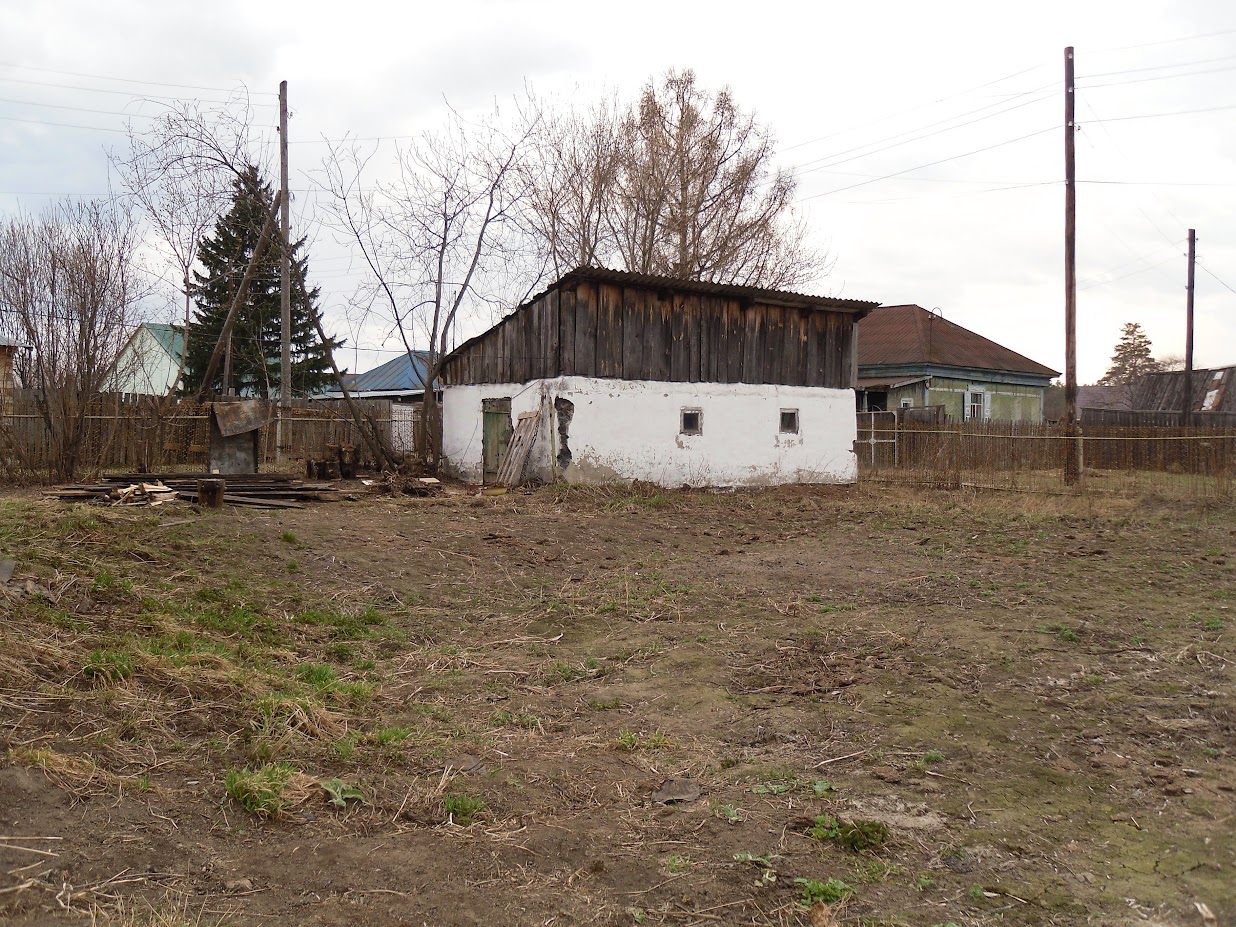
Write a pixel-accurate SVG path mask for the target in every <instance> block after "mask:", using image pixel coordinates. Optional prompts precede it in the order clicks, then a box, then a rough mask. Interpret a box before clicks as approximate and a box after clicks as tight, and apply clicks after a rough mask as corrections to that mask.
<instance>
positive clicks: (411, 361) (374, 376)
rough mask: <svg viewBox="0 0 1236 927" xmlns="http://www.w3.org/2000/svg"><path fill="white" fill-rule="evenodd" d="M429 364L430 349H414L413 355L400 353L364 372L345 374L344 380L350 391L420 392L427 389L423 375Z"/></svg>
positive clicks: (331, 391)
mask: <svg viewBox="0 0 1236 927" xmlns="http://www.w3.org/2000/svg"><path fill="white" fill-rule="evenodd" d="M428 364H429V352H428V351H414V352H413V356H412V357H409V356H408V355H407V354H406V353H405V354H400V355H399V356H398V357H395V358H392V359H391V360H388V361H387V362H386V363H385V364H381V365H380V366H377V367H374V368H373V369H372V370H367V371H365V372H364V373H349V374H344V377H343V380H344V383H345V384H346V385H347V387H348V392H349V393H409V392H412V393H419V392H423V391H424V389H425V387H424V381H423V380H422V377H423V376H425V375H426V374H427V373H428ZM327 392H328V393H338V392H339V391H338V390H337V389H334V388H332V389H330V390H328V391H327Z"/></svg>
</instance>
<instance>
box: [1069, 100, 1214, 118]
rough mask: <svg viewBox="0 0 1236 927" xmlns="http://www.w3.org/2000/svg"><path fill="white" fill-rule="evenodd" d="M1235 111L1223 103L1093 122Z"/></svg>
mask: <svg viewBox="0 0 1236 927" xmlns="http://www.w3.org/2000/svg"><path fill="white" fill-rule="evenodd" d="M1229 109H1236V103H1225V104H1224V105H1223V106H1205V107H1202V108H1201V109H1180V110H1175V111H1173V112H1169V113H1139V114H1137V115H1132V116H1108V117H1107V118H1105V119H1096V120H1092V121H1094V122H1127V121H1128V120H1130V119H1161V118H1163V117H1164V116H1195V115H1197V114H1198V113H1218V112H1222V111H1224V110H1229Z"/></svg>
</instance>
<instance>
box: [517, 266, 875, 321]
mask: <svg viewBox="0 0 1236 927" xmlns="http://www.w3.org/2000/svg"><path fill="white" fill-rule="evenodd" d="M578 280H598V281H601V282H604V283H618V284H624V283H625V284H630V285H631V286H648V287H665V288H666V289H673V290H686V291H687V292H690V293H708V294H711V295H713V296H729V297H733V298H734V299H745V300H750V301H752V302H762V303H770V304H774V305H791V306H802V307H803V308H804V309H813V308H819V309H828V310H831V311H834V312H863V313H866V312H870V311H871V310H872V309H874V308H876V306H878V305H879V303H876V302H870V301H867V300H862V299H837V298H835V297H832V296H810V295H808V294H806V293H795V292H793V291H791V290H769V289H765V288H763V287H757V286H738V285H736V284H732V283H713V282H711V281H708V280H683V279H680V278H678V277H661V276H656V275H654V274H637V273H632V272H630V271H626V270H611V269H610V268H608V267H577V268H576V269H575V270H572V271H570V272H569V273H567V274H565V275H563V276H562V277H561V278H560V279H559V280H558V281H557V282H556V283H554V284H552V285H551V286H549V287H547V288H546V289H545V291H544V292H543V293H540V294H538V295H536V296H534V297H533V298H532V299H531V300H529V302H535V301H536V300H538V299H540V298H541V297H542V296H544V295H545V293H549V292H551V291H553V290H556V289H558V288H559V287H561V286H562V285H563V284H566V283H573V282H575V281H578Z"/></svg>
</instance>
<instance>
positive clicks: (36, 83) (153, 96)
mask: <svg viewBox="0 0 1236 927" xmlns="http://www.w3.org/2000/svg"><path fill="white" fill-rule="evenodd" d="M0 83H6V84H28V85H30V86H32V87H51V88H53V89H56V90H76V91H81V92H84V93H111V94H116V95H118V96H122V97H130V98H131V99H134V100H174V101H176V102H179V103H216V104H228V103H235V102H239V101H238V100H236V99H234V98H233V99H230V100H203V99H202V98H201V97H178V96H172V95H170V94H165V93H134V92H132V91H130V90H111V89H108V88H105V87H80V86H78V85H76V84H52V83H49V82H48V81H43V80H24V79H22V78H20V77H0ZM245 92H246V94H247V93H248V90H247V89H246V91H245ZM246 105H247V106H254V107H264V108H269V109H278V108H279V104H278V103H251V102H247V103H246Z"/></svg>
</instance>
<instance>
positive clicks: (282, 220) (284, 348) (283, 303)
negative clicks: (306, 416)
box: [279, 81, 292, 409]
mask: <svg viewBox="0 0 1236 927" xmlns="http://www.w3.org/2000/svg"><path fill="white" fill-rule="evenodd" d="M279 183H280V187H279V190H280V202H279V225H280V232H281V241H282V242H283V248H282V249H281V251H282V254H281V255H280V258H279V308H280V312H281V314H282V317H283V337H282V344H281V345H280V349H279V406H280V408H284V409H287V408H289V407H290V406H291V404H292V241H291V228H290V226H291V192H290V191H289V190H288V82H287V81H280V82H279Z"/></svg>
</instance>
